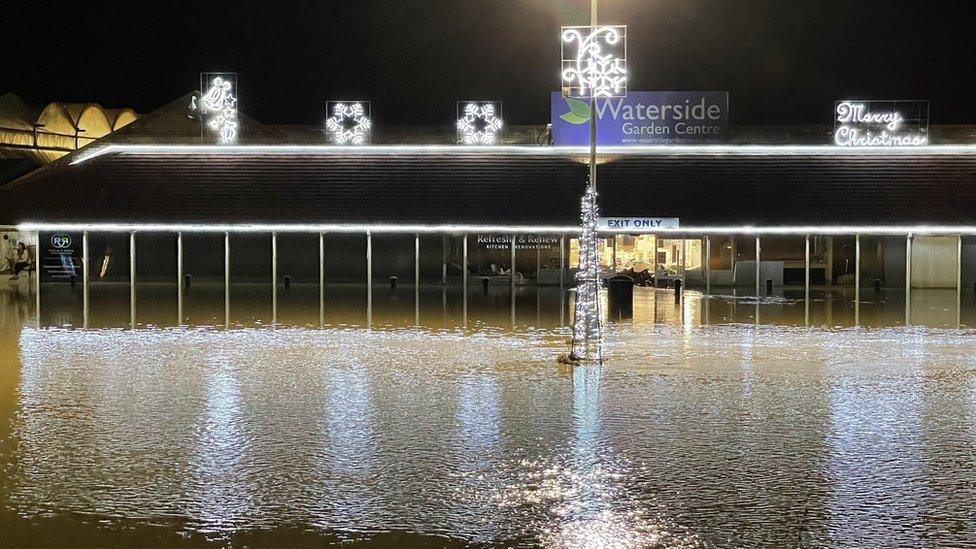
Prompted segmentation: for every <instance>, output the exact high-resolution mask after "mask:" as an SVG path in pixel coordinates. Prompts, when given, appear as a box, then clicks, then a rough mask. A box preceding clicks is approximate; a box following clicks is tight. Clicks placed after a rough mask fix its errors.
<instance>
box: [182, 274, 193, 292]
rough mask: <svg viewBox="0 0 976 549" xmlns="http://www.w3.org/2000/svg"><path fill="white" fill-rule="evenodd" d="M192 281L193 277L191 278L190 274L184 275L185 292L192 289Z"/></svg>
mask: <svg viewBox="0 0 976 549" xmlns="http://www.w3.org/2000/svg"><path fill="white" fill-rule="evenodd" d="M192 279H193V277H192V276H190V275H188V274H185V275H183V290H189V289H190V280H192Z"/></svg>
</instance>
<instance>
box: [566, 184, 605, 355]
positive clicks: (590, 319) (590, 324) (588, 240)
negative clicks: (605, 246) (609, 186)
mask: <svg viewBox="0 0 976 549" xmlns="http://www.w3.org/2000/svg"><path fill="white" fill-rule="evenodd" d="M599 216H600V210H599V208H598V207H597V204H596V191H595V190H593V188H592V187H591V186H590V185H587V186H586V193H585V194H583V198H582V199H581V200H580V224H581V226H582V230H581V231H580V239H579V267H580V268H579V271H578V272H577V273H576V280H577V285H576V306H575V308H574V311H573V312H574V315H573V344H572V351H571V353H570V358H572V359H574V360H577V361H582V362H586V363H592V362H594V361H595V362H596V363H599V362H600V361H601V360H602V359H603V353H602V348H601V344H600V335H601V331H602V329H601V324H600V322H601V319H600V237H599V235H598V233H597V218H598V217H599Z"/></svg>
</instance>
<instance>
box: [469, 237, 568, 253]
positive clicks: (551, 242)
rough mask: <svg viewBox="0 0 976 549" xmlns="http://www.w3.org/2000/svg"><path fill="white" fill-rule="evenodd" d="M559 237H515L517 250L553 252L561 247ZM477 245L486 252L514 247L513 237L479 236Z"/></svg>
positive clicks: (476, 241)
mask: <svg viewBox="0 0 976 549" xmlns="http://www.w3.org/2000/svg"><path fill="white" fill-rule="evenodd" d="M559 239H560V236H559V235H546V234H518V235H515V249H516V250H551V249H552V248H554V247H558V246H559ZM475 243H477V244H478V245H479V246H482V247H484V248H485V249H486V250H508V249H511V247H512V235H508V234H479V235H478V237H477V239H475Z"/></svg>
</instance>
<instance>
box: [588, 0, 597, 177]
mask: <svg viewBox="0 0 976 549" xmlns="http://www.w3.org/2000/svg"><path fill="white" fill-rule="evenodd" d="M597 2H598V0H590V27H592V28H594V29H596V25H597V16H596V14H597ZM590 190H591V191H593V192H596V94H595V93H593V88H592V87H591V88H590Z"/></svg>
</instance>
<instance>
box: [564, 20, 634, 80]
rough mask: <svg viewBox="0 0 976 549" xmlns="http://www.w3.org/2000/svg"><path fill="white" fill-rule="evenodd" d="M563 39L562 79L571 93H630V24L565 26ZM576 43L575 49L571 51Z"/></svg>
mask: <svg viewBox="0 0 976 549" xmlns="http://www.w3.org/2000/svg"><path fill="white" fill-rule="evenodd" d="M562 41H563V72H562V80H563V85H564V86H566V87H567V88H568V89H569V94H568V95H572V96H577V97H621V96H624V95H627V54H626V52H627V27H625V26H613V27H595V28H594V27H563V30H562ZM574 43H576V44H577V46H576V49H575V52H573V51H572V49H571V48H570V51H567V46H568V45H572V44H574ZM605 48H606V50H609V51H605Z"/></svg>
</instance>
